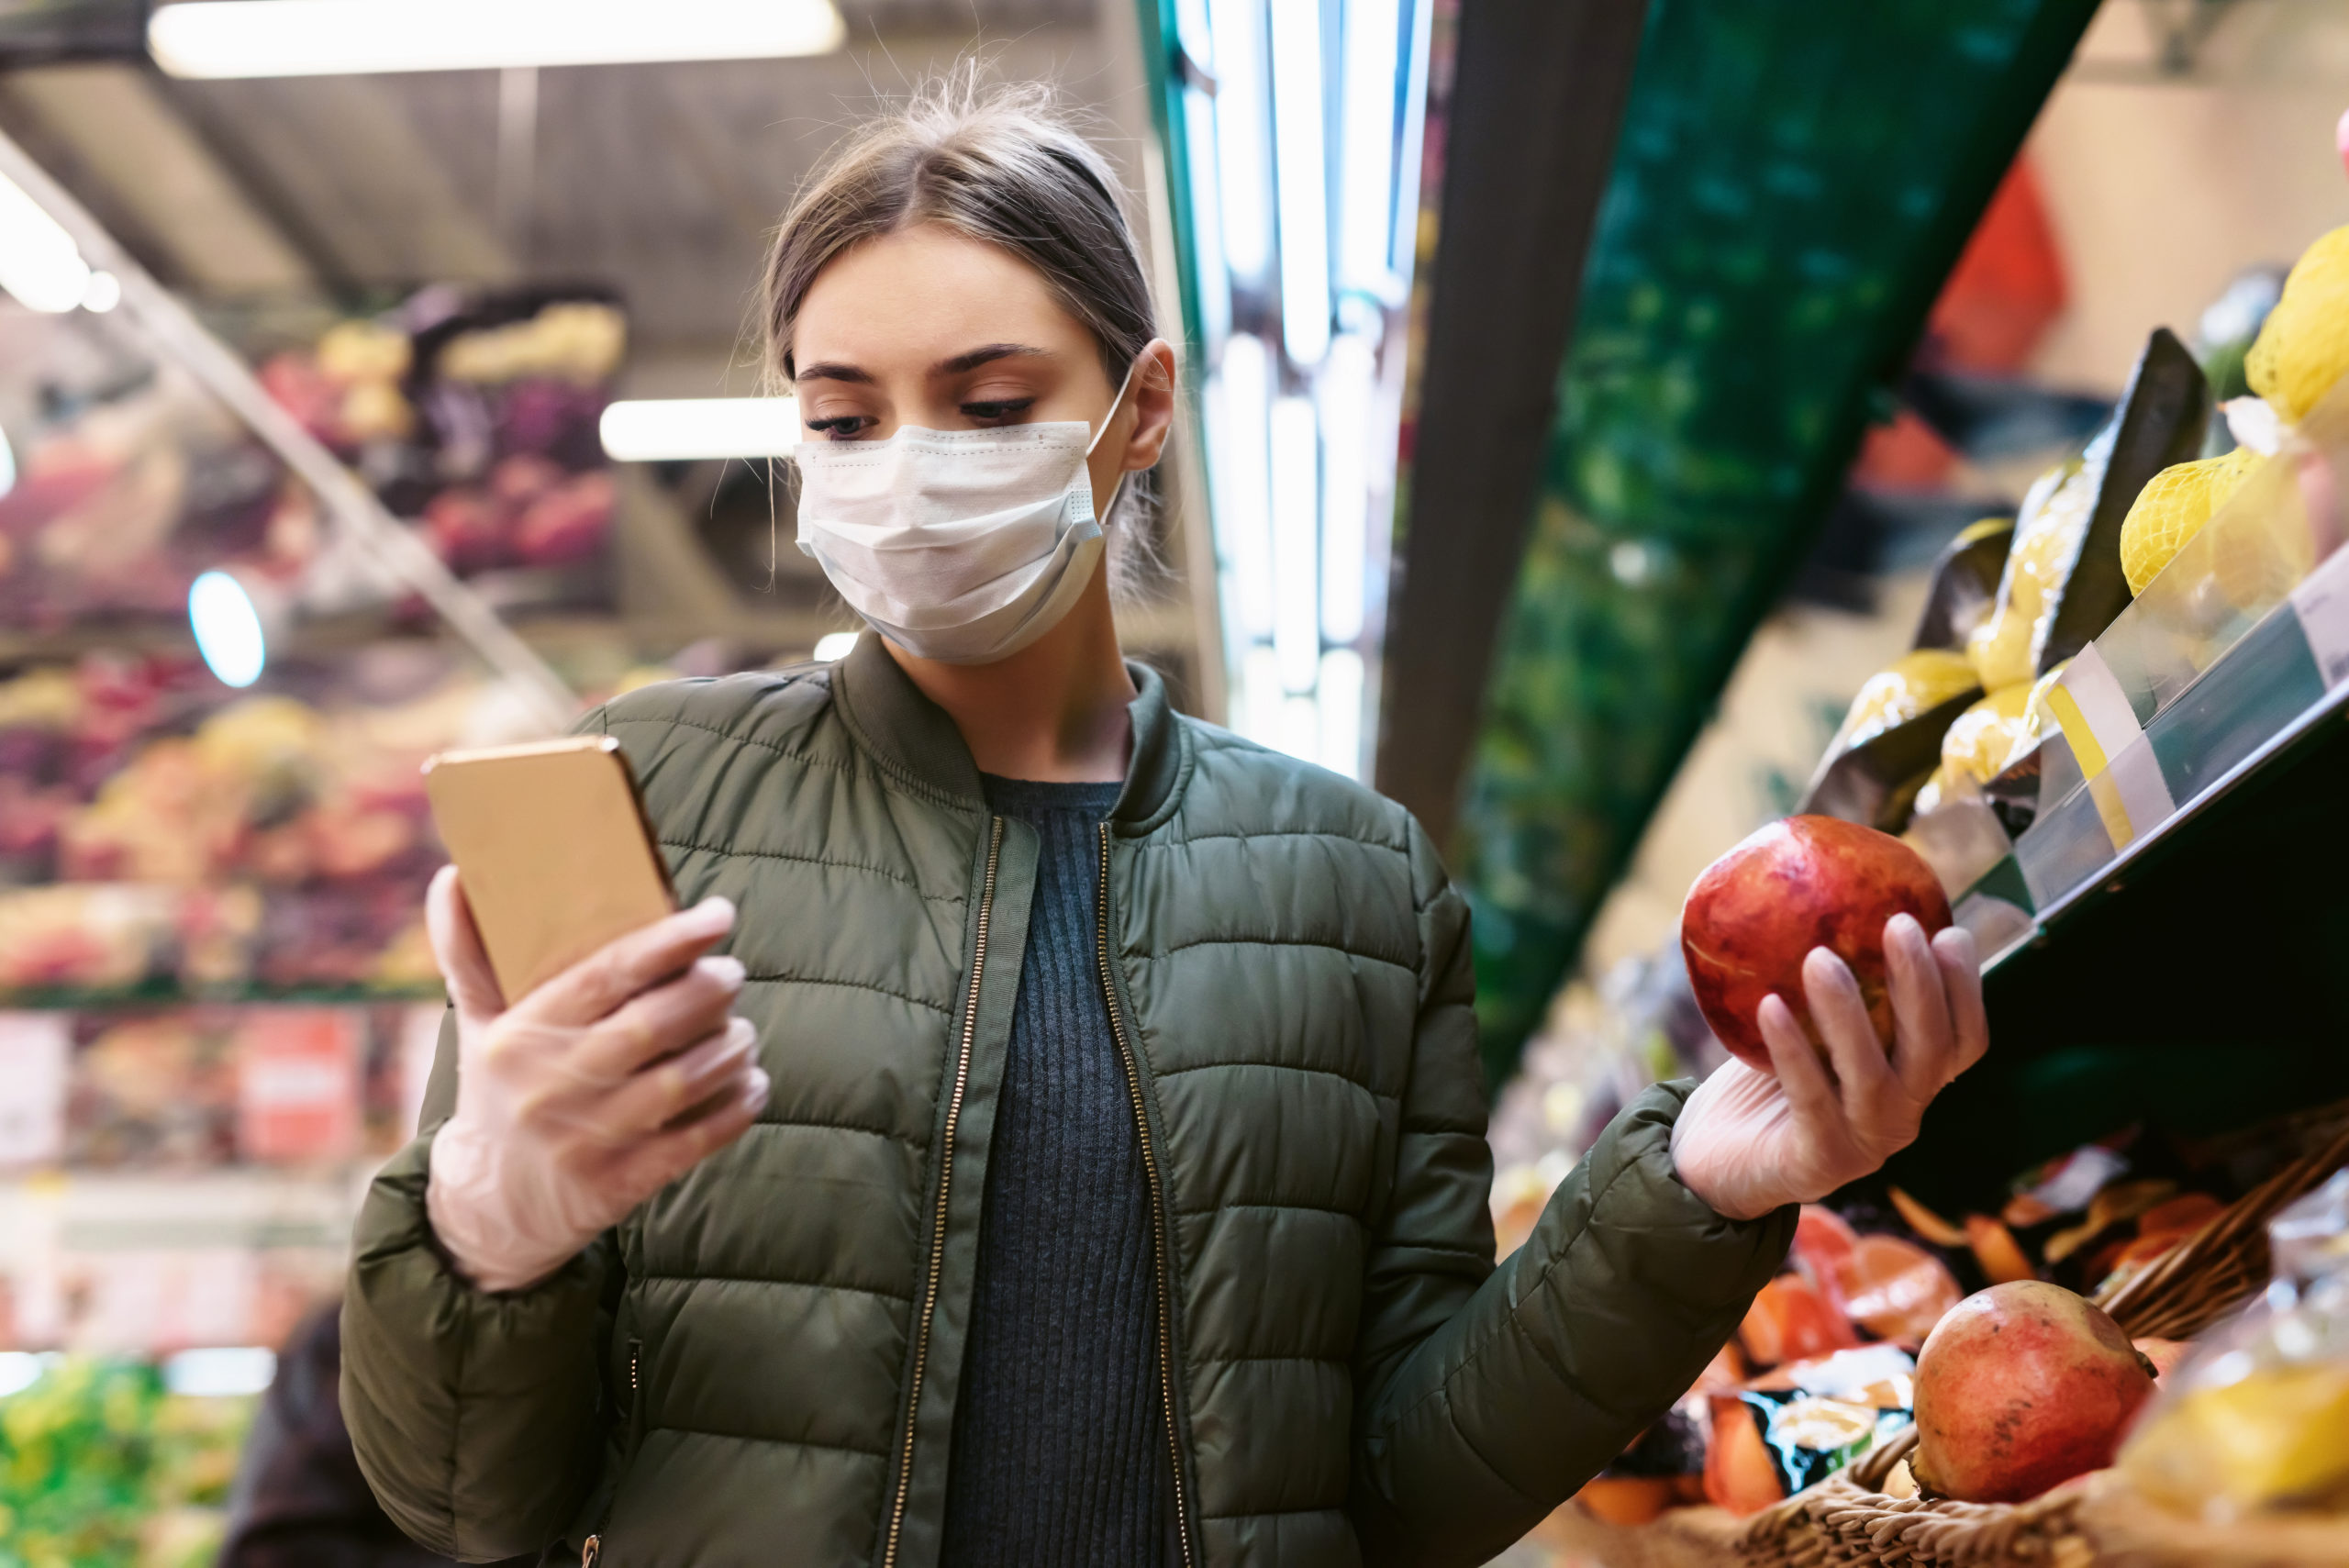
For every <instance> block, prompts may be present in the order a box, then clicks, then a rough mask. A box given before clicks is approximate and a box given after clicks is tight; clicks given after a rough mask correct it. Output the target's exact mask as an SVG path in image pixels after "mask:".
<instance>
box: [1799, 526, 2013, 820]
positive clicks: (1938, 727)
mask: <svg viewBox="0 0 2349 1568" xmlns="http://www.w3.org/2000/svg"><path fill="white" fill-rule="evenodd" d="M2013 536H2014V524H2013V523H2012V522H2011V521H2009V519H2007V518H2004V517H1986V518H1984V519H1983V520H1982V521H1980V522H1978V523H1975V524H1973V525H1972V526H1971V527H1969V528H1966V529H1965V530H1964V531H1963V532H1962V533H1960V534H1959V535H1958V536H1957V538H1956V539H1955V540H1954V541H1953V542H1952V543H1951V544H1950V546H1949V548H1948V549H1946V550H1943V552H1942V556H1941V559H1940V560H1939V561H1938V562H1935V564H1934V567H1933V580H1932V586H1931V587H1930V588H1929V589H1928V590H1927V592H1926V595H1925V608H1924V612H1923V614H1922V615H1920V617H1918V623H1917V636H1916V639H1915V644H1914V647H1913V649H1912V651H1910V652H1909V653H1906V654H1904V655H1902V656H1901V657H1900V658H1899V659H1898V660H1896V661H1894V662H1893V663H1892V664H1891V665H1890V666H1888V667H1887V668H1886V669H1885V670H1883V671H1882V672H1880V673H1877V674H1876V675H1874V676H1871V677H1870V678H1869V680H1868V682H1867V684H1865V685H1864V686H1862V687H1861V688H1860V694H1859V695H1858V696H1857V697H1855V698H1854V699H1853V702H1852V707H1851V711H1850V712H1849V713H1848V714H1846V715H1845V716H1844V718H1843V723H1842V727H1841V728H1838V729H1837V730H1836V732H1835V739H1834V740H1831V741H1830V742H1829V743H1828V747H1827V752H1826V755H1825V756H1823V757H1822V758H1820V763H1819V770H1818V772H1817V773H1815V774H1813V776H1812V778H1811V781H1810V785H1809V788H1808V789H1806V790H1805V791H1804V792H1803V799H1802V802H1801V804H1800V805H1799V806H1797V807H1796V809H1797V810H1798V811H1799V812H1803V813H1808V814H1813V815H1820V816H1827V817H1842V818H1843V819H1844V820H1845V821H1847V822H1863V823H1865V824H1867V825H1868V826H1869V827H1872V828H1877V829H1879V830H1881V831H1884V832H1888V833H1891V832H1898V831H1899V830H1900V828H1901V826H1902V824H1904V823H1906V822H1907V821H1908V819H1909V807H1910V805H1911V803H1912V802H1913V801H1914V800H1915V798H1916V795H1917V790H1918V787H1919V786H1920V784H1923V783H1924V782H1925V779H1926V776H1927V775H1928V774H1929V773H1931V772H1932V768H1933V764H1934V762H1935V760H1936V758H1937V757H1938V756H1939V754H1940V750H1939V749H1940V745H1941V736H1942V732H1943V730H1945V729H1947V728H1949V724H1950V721H1951V720H1952V719H1954V718H1955V717H1957V716H1958V715H1959V714H1960V713H1962V712H1964V711H1965V706H1966V705H1967V704H1968V703H1969V702H1971V701H1973V700H1974V698H1975V697H1976V696H1978V695H1981V686H1980V684H1979V683H1978V682H1977V681H1976V679H1975V675H1974V667H1973V665H1972V663H1971V662H1969V661H1968V660H1967V659H1966V658H1965V654H1964V652H1963V650H1964V648H1965V639H1966V638H1967V637H1968V636H1969V635H1971V634H1972V632H1973V630H1974V628H1976V627H1977V626H1978V625H1980V624H1981V622H1982V620H1983V618H1984V617H1987V616H1988V615H1989V613H1990V610H1991V607H1992V605H1993V604H1994V602H1995V600H1996V598H1997V595H1998V575H1999V572H2000V570H2001V568H2002V566H2003V563H2004V562H2005V561H2006V557H2007V543H2008V541H2009V539H2012V538H2013Z"/></svg>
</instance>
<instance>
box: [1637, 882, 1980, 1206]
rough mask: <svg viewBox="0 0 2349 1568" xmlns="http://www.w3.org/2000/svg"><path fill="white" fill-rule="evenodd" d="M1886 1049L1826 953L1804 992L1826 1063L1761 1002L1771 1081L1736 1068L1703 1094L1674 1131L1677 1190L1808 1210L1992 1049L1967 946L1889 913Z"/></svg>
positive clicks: (1893, 1148)
mask: <svg viewBox="0 0 2349 1568" xmlns="http://www.w3.org/2000/svg"><path fill="white" fill-rule="evenodd" d="M1884 950H1885V960H1886V973H1887V978H1888V980H1889V981H1890V983H1891V992H1892V1017H1893V1042H1892V1050H1891V1051H1890V1052H1889V1053H1888V1054H1887V1051H1885V1048H1884V1043H1883V1041H1881V1040H1878V1039H1877V1038H1876V1029H1875V1028H1874V1026H1873V1025H1871V1024H1870V1023H1869V1022H1868V1010H1867V1004H1866V1003H1865V1001H1864V1000H1862V998H1861V996H1860V986H1859V982H1857V981H1856V980H1854V979H1853V978H1852V972H1851V969H1850V968H1849V967H1848V966H1847V965H1846V964H1845V963H1844V962H1843V961H1842V959H1840V958H1837V957H1836V956H1835V955H1834V954H1833V953H1831V952H1830V951H1827V950H1826V949H1825V948H1814V949H1812V950H1811V952H1810V956H1809V958H1807V959H1805V960H1804V961H1803V973H1802V981H1803V995H1804V996H1805V998H1806V999H1807V1000H1808V1001H1809V1005H1810V1017H1811V1020H1812V1022H1813V1023H1814V1024H1815V1025H1816V1026H1817V1028H1818V1029H1819V1032H1820V1036H1821V1037H1822V1039H1823V1040H1824V1043H1825V1054H1824V1059H1822V1057H1821V1052H1820V1048H1819V1047H1818V1046H1815V1045H1813V1044H1812V1042H1811V1040H1810V1037H1809V1034H1808V1033H1806V1032H1805V1030H1804V1029H1803V1027H1802V1024H1801V1022H1800V1021H1799V1020H1798V1019H1797V1018H1796V1017H1795V1015H1794V1010H1793V1009H1792V1008H1790V1007H1788V1006H1787V1004H1786V1003H1785V1002H1784V1001H1782V1000H1781V999H1779V998H1778V997H1776V996H1767V997H1765V998H1764V999H1763V1002H1762V1007H1761V1011H1760V1012H1759V1013H1758V1014H1757V1015H1756V1021H1757V1022H1758V1023H1759V1024H1760V1025H1761V1029H1762V1038H1763V1040H1764V1042H1765V1044H1767V1045H1768V1046H1769V1048H1770V1062H1771V1065H1772V1066H1773V1067H1775V1068H1776V1074H1775V1076H1774V1075H1773V1074H1772V1073H1764V1072H1760V1071H1758V1070H1756V1069H1754V1068H1752V1067H1748V1066H1747V1065H1746V1064H1745V1063H1744V1062H1734V1061H1732V1062H1729V1063H1727V1064H1726V1065H1724V1066H1722V1067H1720V1068H1719V1069H1717V1070H1716V1071H1715V1072H1714V1073H1713V1075H1712V1076H1711V1077H1709V1078H1708V1079H1706V1080H1705V1081H1704V1083H1702V1084H1699V1085H1698V1088H1697V1092H1696V1093H1695V1094H1694V1095H1690V1096H1689V1097H1688V1104H1687V1106H1686V1107H1685V1108H1683V1109H1682V1111H1681V1113H1680V1119H1679V1120H1678V1121H1677V1122H1675V1124H1674V1125H1673V1129H1672V1160H1673V1164H1674V1165H1675V1168H1676V1169H1677V1170H1678V1172H1679V1173H1680V1180H1681V1184H1683V1185H1684V1186H1686V1187H1687V1189H1688V1190H1689V1191H1690V1192H1692V1193H1695V1194H1696V1195H1698V1197H1699V1198H1701V1199H1703V1200H1704V1201H1705V1203H1706V1204H1707V1205H1709V1207H1711V1208H1712V1209H1713V1210H1714V1212H1716V1213H1718V1214H1722V1215H1726V1216H1728V1217H1729V1218H1731V1219H1757V1218H1761V1217H1762V1216H1763V1215H1765V1214H1768V1213H1769V1212H1770V1211H1771V1210H1773V1209H1776V1208H1778V1207H1782V1206H1784V1205H1786V1204H1790V1203H1813V1202H1816V1201H1817V1200H1819V1199H1820V1198H1823V1197H1825V1196H1826V1195H1828V1194H1829V1193H1831V1192H1833V1191H1834V1190H1835V1189H1836V1188H1838V1187H1840V1186H1842V1185H1843V1184H1845V1183H1846V1182H1851V1181H1855V1180H1857V1179H1858V1178H1859V1177H1862V1176H1865V1175H1866V1174H1868V1173H1870V1172H1872V1171H1874V1170H1876V1168H1877V1167H1878V1166H1880V1165H1882V1164H1883V1163H1884V1162H1885V1161H1886V1159H1887V1158H1888V1157H1889V1156H1891V1155H1892V1154H1894V1153H1895V1152H1897V1151H1899V1150H1902V1149H1905V1148H1907V1147H1908V1146H1909V1143H1910V1142H1911V1141H1912V1140H1914V1139H1915V1138H1916V1136H1917V1125H1918V1123H1919V1121H1920V1119H1921V1118H1923V1116H1924V1114H1925V1107H1926V1106H1928V1105H1930V1104H1932V1098H1933V1096H1934V1095H1937V1094H1939V1093H1941V1091H1942V1089H1943V1087H1944V1086H1945V1085H1946V1084H1948V1083H1949V1082H1950V1081H1951V1080H1952V1079H1954V1078H1955V1077H1956V1076H1957V1075H1958V1074H1959V1073H1963V1072H1965V1070H1966V1069H1967V1068H1968V1067H1971V1066H1973V1065H1974V1064H1975V1063H1976V1062H1979V1061H1980V1060H1981V1059H1982V1053H1983V1051H1986V1050H1987V1049H1988V1047H1989V1041H1990V1036H1989V1028H1988V1025H1987V1023H1986V1022H1985V1021H1984V1018H1983V1012H1982V974H1981V968H1980V965H1979V963H1978V962H1977V961H1976V958H1975V953H1974V938H1973V937H1972V936H1971V935H1970V934H1968V933H1967V932H1965V931H1963V930H1960V929H1956V928H1955V927H1952V928H1951V929H1948V930H1945V931H1943V932H1942V933H1941V934H1940V935H1938V936H1936V937H1934V938H1933V939H1932V941H1930V942H1928V941H1927V940H1925V930H1924V928H1923V927H1921V926H1920V925H1919V924H1918V923H1917V922H1916V920H1915V919H1914V918H1913V917H1910V916H1908V915H1895V916H1894V917H1892V918H1891V919H1890V920H1889V921H1887V923H1886V925H1885V928H1884Z"/></svg>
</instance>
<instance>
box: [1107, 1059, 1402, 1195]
mask: <svg viewBox="0 0 2349 1568" xmlns="http://www.w3.org/2000/svg"><path fill="white" fill-rule="evenodd" d="M1218 1067H1268V1068H1271V1069H1272V1070H1273V1071H1275V1072H1276V1073H1312V1074H1314V1075H1315V1076H1316V1077H1320V1078H1335V1079H1337V1080H1338V1082H1340V1083H1341V1084H1353V1086H1354V1087H1355V1088H1357V1089H1360V1090H1361V1091H1362V1092H1363V1093H1364V1094H1365V1095H1369V1096H1370V1097H1371V1098H1373V1099H1375V1100H1399V1099H1401V1098H1402V1096H1401V1095H1392V1094H1388V1093H1386V1092H1385V1091H1384V1090H1380V1089H1374V1088H1372V1087H1371V1086H1370V1085H1369V1084H1365V1083H1364V1082H1363V1081H1362V1080H1361V1079H1359V1078H1355V1077H1351V1076H1349V1075H1348V1074H1346V1073H1341V1072H1339V1071H1338V1070H1337V1069H1336V1068H1334V1067H1308V1066H1307V1065H1306V1064H1305V1063H1303V1062H1185V1063H1184V1064H1183V1065H1182V1066H1180V1067H1163V1068H1156V1069H1153V1070H1152V1073H1151V1076H1152V1078H1155V1079H1157V1080H1159V1081H1161V1082H1163V1081H1165V1080H1166V1079H1168V1078H1180V1077H1181V1076H1183V1074H1185V1073H1206V1072H1208V1071H1210V1070H1212V1069H1214V1068H1218ZM1218 1207H1230V1206H1229V1205H1219V1206H1218Z"/></svg>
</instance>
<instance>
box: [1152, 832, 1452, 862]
mask: <svg viewBox="0 0 2349 1568" xmlns="http://www.w3.org/2000/svg"><path fill="white" fill-rule="evenodd" d="M1219 839H1236V840H1241V842H1243V843H1244V842H1247V841H1249V840H1255V839H1335V840H1338V841H1339V842H1340V843H1342V844H1356V845H1359V846H1361V847H1362V848H1363V849H1365V850H1385V851H1386V852H1387V853H1388V854H1391V855H1400V856H1402V857H1403V858H1404V859H1406V860H1408V859H1409V858H1410V854H1411V851H1409V850H1408V848H1406V847H1405V846H1403V845H1401V844H1390V843H1388V842H1387V841H1386V840H1384V839H1366V838H1364V837H1363V836H1362V835H1361V834H1359V833H1348V832H1346V831H1344V830H1342V829H1341V828H1264V829H1263V830H1262V831H1260V832H1253V833H1251V832H1244V831H1243V832H1231V833H1190V834H1186V835H1185V836H1184V837H1182V838H1180V839H1169V838H1153V839H1150V840H1143V842H1142V848H1144V849H1150V850H1179V849H1181V848H1183V847H1184V846H1185V845H1186V844H1208V843H1213V842H1215V841H1216V840H1219Z"/></svg>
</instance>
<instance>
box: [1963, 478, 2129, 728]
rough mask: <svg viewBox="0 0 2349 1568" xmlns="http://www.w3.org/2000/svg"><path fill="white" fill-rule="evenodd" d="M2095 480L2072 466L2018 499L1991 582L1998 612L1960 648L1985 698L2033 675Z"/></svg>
mask: <svg viewBox="0 0 2349 1568" xmlns="http://www.w3.org/2000/svg"><path fill="white" fill-rule="evenodd" d="M2102 479H2103V473H2102V470H2101V468H2100V467H2099V468H2097V469H2089V468H2087V467H2086V466H2085V465H2083V464H2082V463H2081V462H2079V461H2078V460H2077V459H2074V460H2073V461H2072V462H2068V463H2065V464H2064V465H2062V466H2060V467H2057V468H2054V469H2051V470H2050V471H2049V472H2047V473H2043V474H2042V475H2041V476H2040V477H2039V480H2038V481H2037V483H2035V484H2032V487H2031V494H2030V495H2026V496H2025V497H2023V504H2022V512H2021V520H2020V521H2019V522H2018V523H2016V525H2015V542H2014V548H2013V549H2012V550H2009V551H2008V553H2007V565H2006V571H2005V573H2004V574H2003V575H2002V576H2001V577H2000V578H1999V581H1998V606H1997V607H1996V608H1994V609H1993V610H1992V611H1991V612H1990V615H1989V617H1988V618H1987V619H1986V620H1984V621H1983V623H1982V624H1981V625H1980V626H1978V627H1976V628H1975V629H1974V635H1973V636H1971V637H1969V638H1967V639H1966V641H1965V653H1966V657H1967V658H1969V659H1971V660H1972V661H1973V662H1974V672H1975V673H1976V675H1977V676H1979V677H1980V679H1981V682H1982V687H1983V689H1984V690H1985V691H1992V692H1995V691H1998V690H2001V689H2002V688H2004V687H2007V686H2012V685H2019V684H2020V685H2026V686H2027V685H2029V684H2031V678H2032V676H2033V675H2034V674H2036V673H2038V664H2039V651H2040V649H2041V647H2042V646H2043V643H2044V640H2045V638H2046V632H2047V627H2048V625H2049V624H2050V623H2051V622H2053V621H2054V618H2055V606H2056V602H2057V596H2058V595H2059V594H2060V593H2061V592H2062V590H2063V586H2064V583H2065V578H2067V577H2068V576H2069V575H2070V573H2071V570H2072V567H2073V564H2074V562H2076V561H2077V560H2078V558H2079V553H2080V543H2081V540H2082V539H2085V538H2086V537H2087V527H2088V517H2089V513H2090V511H2091V510H2092V509H2093V508H2094V506H2095V505H2096V492H2097V486H2098V484H2100V483H2101V482H2102Z"/></svg>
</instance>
